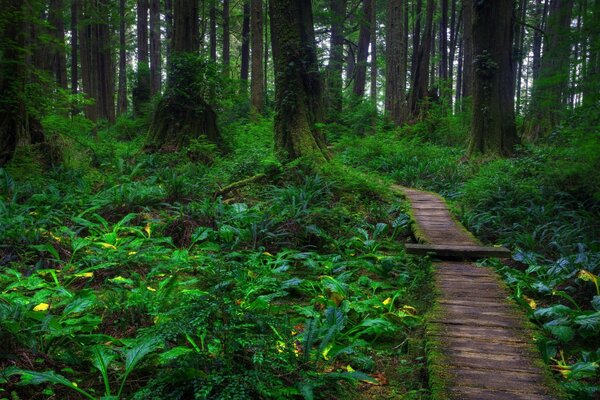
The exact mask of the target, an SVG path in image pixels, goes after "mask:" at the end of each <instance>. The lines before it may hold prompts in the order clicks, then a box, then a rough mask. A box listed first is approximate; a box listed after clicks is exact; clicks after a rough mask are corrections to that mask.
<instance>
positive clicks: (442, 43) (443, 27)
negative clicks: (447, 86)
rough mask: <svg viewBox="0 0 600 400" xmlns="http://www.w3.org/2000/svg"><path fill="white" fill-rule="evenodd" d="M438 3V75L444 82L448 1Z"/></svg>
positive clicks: (443, 0)
mask: <svg viewBox="0 0 600 400" xmlns="http://www.w3.org/2000/svg"><path fill="white" fill-rule="evenodd" d="M440 3H441V4H440V11H441V15H440V31H439V35H440V37H439V47H440V68H439V71H438V75H439V77H440V80H441V81H446V80H447V79H448V0H441V2H440ZM440 89H441V87H440ZM442 92H443V90H442Z"/></svg>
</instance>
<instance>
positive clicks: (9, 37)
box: [0, 0, 27, 167]
mask: <svg viewBox="0 0 600 400" xmlns="http://www.w3.org/2000/svg"><path fill="white" fill-rule="evenodd" d="M1 5H2V14H0V39H1V40H0V52H1V53H2V58H0V93H2V96H0V167H3V166H4V165H5V164H6V163H7V162H9V161H10V160H11V159H12V158H13V155H14V152H15V149H16V147H17V141H18V138H19V137H20V136H23V135H24V132H25V129H26V121H27V113H26V109H25V77H26V71H25V65H26V64H25V54H26V49H25V32H26V30H27V29H26V28H25V23H24V21H23V19H22V18H20V17H19V15H20V13H21V12H23V11H24V10H23V5H22V4H21V1H20V0H4V1H2V3H1Z"/></svg>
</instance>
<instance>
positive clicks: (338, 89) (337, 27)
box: [325, 0, 346, 121]
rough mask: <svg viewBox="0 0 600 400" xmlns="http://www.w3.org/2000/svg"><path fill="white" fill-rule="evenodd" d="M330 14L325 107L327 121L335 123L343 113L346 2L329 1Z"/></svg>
mask: <svg viewBox="0 0 600 400" xmlns="http://www.w3.org/2000/svg"><path fill="white" fill-rule="evenodd" d="M329 12H330V15H331V42H330V45H329V63H328V64H327V69H326V77H327V79H326V85H327V86H326V91H325V106H326V108H327V112H326V120H327V121H335V120H337V119H338V118H339V116H340V113H341V112H342V88H343V80H342V72H343V68H344V19H345V18H346V0H329Z"/></svg>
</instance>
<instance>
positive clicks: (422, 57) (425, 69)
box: [409, 0, 435, 118]
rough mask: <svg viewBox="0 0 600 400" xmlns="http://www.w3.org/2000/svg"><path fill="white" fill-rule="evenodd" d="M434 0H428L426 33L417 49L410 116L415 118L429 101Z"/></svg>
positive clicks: (419, 115)
mask: <svg viewBox="0 0 600 400" xmlns="http://www.w3.org/2000/svg"><path fill="white" fill-rule="evenodd" d="M434 7H435V3H434V0H427V11H426V14H427V15H426V17H425V31H424V32H423V38H422V40H421V45H420V46H419V47H418V49H417V53H416V64H415V74H414V76H413V79H412V81H413V84H412V91H411V94H410V102H409V106H410V114H411V116H412V117H413V118H415V117H418V118H420V117H422V112H423V111H424V109H423V106H424V105H423V101H425V100H426V99H427V96H428V89H429V60H430V57H431V49H432V41H433V32H432V31H433V10H434Z"/></svg>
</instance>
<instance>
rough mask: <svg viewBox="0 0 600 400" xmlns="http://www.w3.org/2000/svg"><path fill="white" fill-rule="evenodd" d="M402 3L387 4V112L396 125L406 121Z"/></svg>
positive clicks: (395, 0)
mask: <svg viewBox="0 0 600 400" xmlns="http://www.w3.org/2000/svg"><path fill="white" fill-rule="evenodd" d="M404 1H406V0H404ZM402 3H403V1H402V0H390V1H388V2H387V6H386V15H387V21H386V36H385V43H386V63H385V82H386V84H385V112H386V114H387V116H388V117H389V118H390V119H391V120H392V121H393V122H394V123H395V124H396V125H400V124H401V123H402V122H404V119H405V117H406V112H405V110H406V105H405V102H406V96H405V87H406V54H405V53H404V49H405V46H404V43H403V41H404V39H405V38H404V35H403V32H404V26H403V25H404V18H403V15H402V13H403V4H402Z"/></svg>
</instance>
